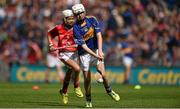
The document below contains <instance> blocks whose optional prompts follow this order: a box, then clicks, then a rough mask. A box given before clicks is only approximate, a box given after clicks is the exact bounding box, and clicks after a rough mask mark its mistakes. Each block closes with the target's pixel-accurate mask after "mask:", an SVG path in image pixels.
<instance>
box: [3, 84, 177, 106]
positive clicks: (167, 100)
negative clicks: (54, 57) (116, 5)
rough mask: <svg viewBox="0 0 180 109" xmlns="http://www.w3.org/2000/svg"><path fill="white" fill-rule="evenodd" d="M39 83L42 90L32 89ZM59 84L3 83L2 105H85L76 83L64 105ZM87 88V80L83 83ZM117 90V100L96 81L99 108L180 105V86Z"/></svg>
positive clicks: (119, 87)
mask: <svg viewBox="0 0 180 109" xmlns="http://www.w3.org/2000/svg"><path fill="white" fill-rule="evenodd" d="M33 85H39V86H40V90H32V89H31V88H32V86H33ZM60 87H61V86H60V85H59V84H43V83H40V84H35V83H19V84H18V83H16V84H12V83H0V108H34V107H36V108H83V107H84V106H85V98H77V97H76V96H75V94H74V90H73V85H72V84H71V85H70V87H69V91H68V94H69V103H68V104H67V105H64V104H63V103H62V102H61V96H60V95H59V93H58V91H59V88H60ZM81 88H82V89H83V92H84V88H83V84H81ZM112 88H113V90H115V91H116V92H118V93H119V94H120V96H121V100H120V101H119V102H115V101H113V100H112V99H111V98H110V97H109V96H108V95H107V94H106V93H105V90H104V87H103V85H102V84H98V83H93V84H92V104H93V107H95V108H119V107H123V108H129V107H133V108H141V107H143V108H172V107H176V108H180V87H179V86H142V88H141V89H140V90H135V89H134V87H133V86H132V85H120V84H112Z"/></svg>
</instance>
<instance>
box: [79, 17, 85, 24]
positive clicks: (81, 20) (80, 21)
mask: <svg viewBox="0 0 180 109" xmlns="http://www.w3.org/2000/svg"><path fill="white" fill-rule="evenodd" d="M84 19H85V18H84ZM84 19H77V22H78V23H80V24H81V23H83V22H84Z"/></svg>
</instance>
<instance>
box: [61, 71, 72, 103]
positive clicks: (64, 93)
mask: <svg viewBox="0 0 180 109" xmlns="http://www.w3.org/2000/svg"><path fill="white" fill-rule="evenodd" d="M71 74H72V69H70V68H68V70H67V72H66V75H65V77H64V82H63V87H62V89H60V94H61V96H62V101H63V103H64V104H67V103H68V94H67V90H68V86H69V82H70V79H71Z"/></svg>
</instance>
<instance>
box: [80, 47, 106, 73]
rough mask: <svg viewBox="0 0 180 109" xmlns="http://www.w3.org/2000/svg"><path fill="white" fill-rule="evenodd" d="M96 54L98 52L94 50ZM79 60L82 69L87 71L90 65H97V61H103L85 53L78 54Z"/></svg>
mask: <svg viewBox="0 0 180 109" xmlns="http://www.w3.org/2000/svg"><path fill="white" fill-rule="evenodd" d="M96 54H98V50H96ZM80 62H81V67H82V70H83V71H89V68H90V66H91V65H94V66H97V65H98V64H99V63H101V62H103V61H99V60H98V59H97V58H96V57H94V56H92V55H90V54H88V53H86V54H84V55H81V56H80ZM103 63H104V62H103Z"/></svg>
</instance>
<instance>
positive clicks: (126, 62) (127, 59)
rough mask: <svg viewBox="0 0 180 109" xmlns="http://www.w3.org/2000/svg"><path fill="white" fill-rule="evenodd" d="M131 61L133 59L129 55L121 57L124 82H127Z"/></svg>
mask: <svg viewBox="0 0 180 109" xmlns="http://www.w3.org/2000/svg"><path fill="white" fill-rule="evenodd" d="M132 62H133V60H132V59H131V58H130V57H123V64H124V66H125V73H124V84H129V78H130V74H131V66H132Z"/></svg>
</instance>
